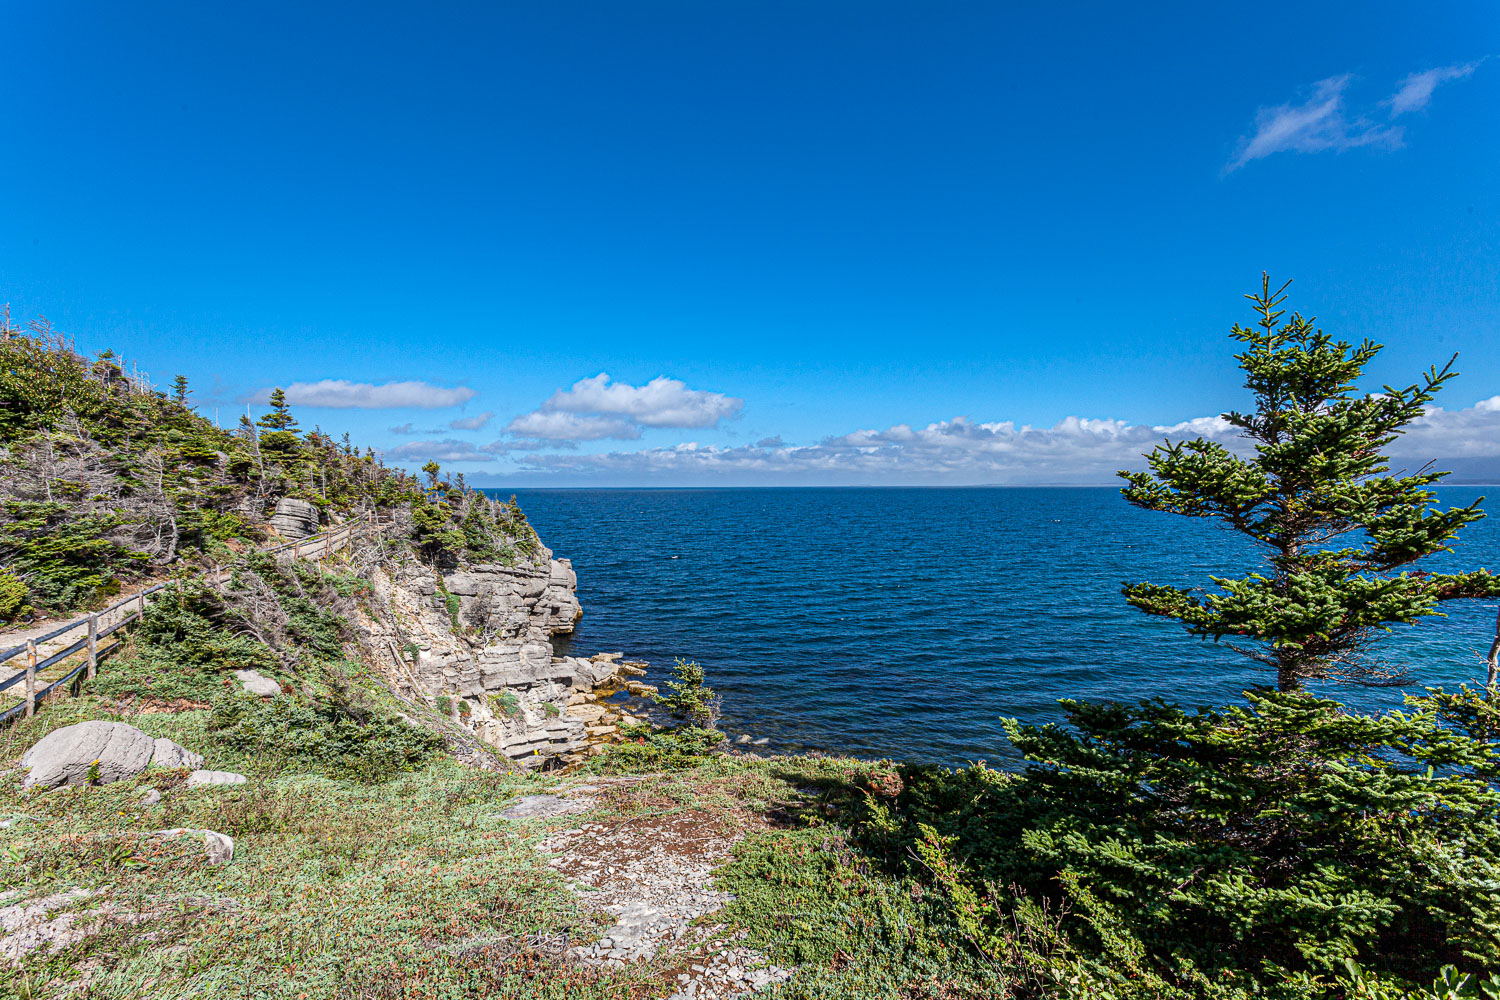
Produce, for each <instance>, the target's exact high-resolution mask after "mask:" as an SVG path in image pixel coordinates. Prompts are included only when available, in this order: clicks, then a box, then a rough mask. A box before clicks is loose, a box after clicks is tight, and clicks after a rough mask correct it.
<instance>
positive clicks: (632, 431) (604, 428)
mask: <svg viewBox="0 0 1500 1000" xmlns="http://www.w3.org/2000/svg"><path fill="white" fill-rule="evenodd" d="M505 429H506V430H507V431H509V432H510V433H511V434H515V435H518V436H521V437H532V438H544V439H546V440H549V441H598V440H600V439H602V438H618V439H621V440H633V439H635V438H638V437H640V436H641V432H640V429H639V428H637V427H635V426H634V425H632V424H631V423H630V421H628V420H622V419H620V418H619V417H591V416H586V415H583V414H578V413H559V412H554V411H548V410H536V411H535V412H532V413H525V414H522V415H521V416H519V417H517V418H516V419H514V420H512V421H511V422H510V424H509V425H508V426H507V427H506V428H505Z"/></svg>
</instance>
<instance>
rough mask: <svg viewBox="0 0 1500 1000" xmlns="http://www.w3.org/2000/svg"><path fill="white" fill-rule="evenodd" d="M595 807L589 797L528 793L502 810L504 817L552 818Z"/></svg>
mask: <svg viewBox="0 0 1500 1000" xmlns="http://www.w3.org/2000/svg"><path fill="white" fill-rule="evenodd" d="M593 807H594V800H593V799H589V798H577V799H565V798H563V797H562V796H561V795H527V796H524V797H522V798H519V799H517V800H516V801H514V802H512V803H511V804H510V805H508V806H506V807H505V808H504V809H502V810H500V817H501V818H502V819H550V818H551V817H553V816H566V815H568V814H569V813H579V812H587V811H588V810H590V809H592V808H593Z"/></svg>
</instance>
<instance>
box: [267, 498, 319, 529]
mask: <svg viewBox="0 0 1500 1000" xmlns="http://www.w3.org/2000/svg"><path fill="white" fill-rule="evenodd" d="M319 518H320V515H319V512H318V508H317V507H315V506H313V505H312V504H310V503H308V502H307V501H306V500H298V499H296V498H295V497H282V498H281V499H280V500H278V501H276V512H275V513H273V514H272V515H271V527H272V528H274V529H275V530H276V533H277V534H278V535H280V536H281V537H282V538H289V539H298V538H307V537H308V536H309V535H316V534H317V533H318V521H319Z"/></svg>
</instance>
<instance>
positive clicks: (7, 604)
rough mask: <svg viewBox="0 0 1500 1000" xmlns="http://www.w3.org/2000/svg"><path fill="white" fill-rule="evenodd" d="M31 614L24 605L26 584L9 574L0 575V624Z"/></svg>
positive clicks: (28, 608)
mask: <svg viewBox="0 0 1500 1000" xmlns="http://www.w3.org/2000/svg"><path fill="white" fill-rule="evenodd" d="M30 613H31V608H30V607H29V606H28V605H27V604H26V584H25V582H24V581H22V580H20V579H18V578H17V577H16V576H15V575H13V574H11V573H0V624H3V623H9V622H13V621H15V620H16V619H17V618H21V617H24V616H25V615H27V614H30Z"/></svg>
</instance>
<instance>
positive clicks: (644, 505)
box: [490, 487, 1500, 766]
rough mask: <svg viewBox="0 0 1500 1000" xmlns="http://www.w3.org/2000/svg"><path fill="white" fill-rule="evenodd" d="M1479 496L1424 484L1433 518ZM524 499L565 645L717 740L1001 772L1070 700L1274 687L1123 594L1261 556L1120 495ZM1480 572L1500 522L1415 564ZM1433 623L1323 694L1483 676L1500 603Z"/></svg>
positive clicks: (1348, 698)
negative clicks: (1373, 677) (566, 616)
mask: <svg viewBox="0 0 1500 1000" xmlns="http://www.w3.org/2000/svg"><path fill="white" fill-rule="evenodd" d="M490 492H493V493H500V492H501V491H490ZM1483 492H1484V490H1483V488H1480V487H1445V488H1440V489H1439V491H1438V493H1439V501H1440V503H1442V504H1444V505H1454V504H1462V503H1467V502H1469V501H1471V500H1473V499H1474V498H1475V497H1476V496H1479V495H1481V494H1482V493H1483ZM1495 492H1497V491H1496V490H1491V493H1495ZM517 494H518V496H519V498H520V501H521V504H522V507H523V508H524V509H525V511H526V512H527V515H528V516H529V517H530V518H531V522H532V524H533V525H535V527H536V529H537V531H538V533H539V534H540V535H541V537H542V540H543V541H544V542H545V543H546V544H547V545H548V546H549V547H551V548H552V549H553V550H554V552H555V554H556V555H558V556H560V557H565V558H569V559H572V560H573V565H574V567H575V568H576V569H577V571H578V581H579V582H578V596H579V599H580V601H581V602H582V604H583V609H584V617H583V621H582V622H581V623H580V626H579V628H578V631H577V633H576V634H575V635H574V637H573V639H572V641H571V651H572V652H573V653H575V654H580V655H587V654H591V653H594V652H601V651H614V650H619V651H622V652H624V653H626V654H627V655H628V656H630V657H632V658H639V659H644V660H648V661H649V662H650V663H651V676H650V677H649V678H648V679H649V680H651V681H653V682H655V681H658V680H660V679H661V678H662V677H663V676H665V675H666V673H667V671H668V670H669V669H670V667H671V665H672V661H673V659H674V658H675V657H683V658H687V659H694V660H697V661H698V662H699V663H701V664H702V665H703V666H704V667H705V668H706V670H707V672H708V679H709V683H710V684H711V685H712V686H713V687H714V688H715V689H716V690H717V691H718V692H719V694H720V695H722V696H723V700H724V721H723V728H724V729H725V730H726V731H727V732H729V733H730V734H731V735H738V734H741V733H748V734H750V735H752V736H753V737H755V738H761V737H765V738H768V739H769V741H770V742H769V747H768V749H770V750H772V751H782V752H790V751H801V750H822V751H828V752H833V753H841V754H852V755H856V756H865V757H891V758H898V759H905V760H915V761H927V762H934V763H940V764H946V765H959V764H963V763H965V762H967V761H978V760H985V761H988V762H990V763H992V764H995V765H996V766H1012V765H1014V763H1015V755H1014V753H1013V752H1012V751H1011V750H1010V748H1009V744H1008V743H1007V742H1006V740H1005V736H1004V733H1003V731H1002V729H1001V726H1000V719H1001V718H1004V717H1016V718H1020V719H1022V720H1023V721H1027V722H1036V723H1041V722H1049V721H1059V720H1061V719H1062V712H1061V709H1060V707H1059V705H1058V699H1060V698H1083V699H1115V700H1122V701H1136V700H1139V699H1145V698H1155V697H1161V698H1166V699H1168V700H1171V701H1176V702H1179V703H1182V704H1184V705H1188V706H1199V705H1215V704H1224V703H1226V702H1231V701H1236V700H1241V699H1242V697H1243V695H1242V692H1243V691H1244V690H1245V689H1246V688H1248V687H1252V686H1255V685H1257V684H1265V683H1271V682H1273V681H1274V678H1273V677H1271V676H1270V675H1269V673H1268V672H1266V671H1265V670H1264V669H1262V668H1259V667H1257V666H1256V665H1254V664H1252V663H1249V662H1248V661H1246V660H1244V659H1243V658H1242V657H1241V656H1240V655H1239V654H1236V653H1234V652H1232V651H1230V650H1228V649H1226V648H1224V647H1222V646H1216V645H1214V644H1213V643H1212V642H1206V641H1203V640H1200V639H1196V638H1193V637H1191V636H1189V635H1187V634H1186V631H1185V630H1184V629H1183V628H1182V627H1181V626H1180V625H1178V624H1177V623H1175V622H1172V621H1169V620H1166V619H1158V618H1151V617H1148V616H1146V615H1144V614H1142V613H1140V612H1138V611H1136V610H1135V609H1133V608H1131V607H1129V606H1128V605H1126V603H1125V601H1124V599H1123V598H1122V597H1121V596H1120V587H1121V585H1122V584H1123V583H1124V582H1126V581H1138V580H1150V581H1154V582H1160V583H1171V584H1177V585H1207V584H1208V582H1209V581H1208V577H1209V575H1210V574H1217V575H1221V576H1239V575H1242V574H1243V573H1244V572H1245V571H1246V570H1247V569H1249V568H1251V567H1252V566H1253V565H1254V562H1255V554H1254V552H1253V550H1252V548H1251V546H1250V545H1249V544H1248V543H1246V542H1245V541H1243V540H1242V539H1241V538H1239V537H1238V536H1237V535H1235V534H1234V533H1232V532H1230V531H1228V530H1225V529H1223V528H1219V527H1217V526H1215V525H1214V524H1212V523H1210V522H1208V521H1203V520H1194V519H1189V518H1182V517H1173V516H1170V515H1165V514H1155V513H1151V512H1147V511H1141V510H1137V509H1136V508H1134V507H1131V506H1130V505H1129V504H1127V503H1125V501H1124V500H1123V499H1121V497H1120V494H1119V491H1118V490H1116V489H1113V488H1106V487H1101V488H1035V489H1009V488H995V489H879V488H871V489H651V490H630V489H620V490H521V491H517ZM1497 513H1500V512H1497ZM1478 566H1489V567H1491V568H1496V569H1500V517H1497V518H1494V519H1489V520H1486V521H1481V522H1480V523H1478V524H1476V525H1472V526H1470V527H1469V528H1468V529H1467V530H1466V532H1465V533H1464V534H1463V535H1461V536H1460V542H1459V544H1458V545H1457V546H1456V547H1455V551H1454V552H1453V553H1452V554H1443V555H1441V556H1438V557H1434V558H1433V559H1432V560H1430V565H1429V566H1427V567H1426V568H1430V569H1439V568H1474V567H1478ZM1446 610H1447V611H1448V613H1449V616H1448V617H1446V618H1430V619H1427V620H1426V622H1424V623H1423V624H1420V625H1417V626H1414V627H1400V628H1398V629H1396V630H1395V631H1394V632H1393V633H1391V634H1390V635H1389V636H1386V637H1384V639H1383V641H1382V643H1381V644H1380V652H1381V653H1382V654H1383V655H1384V656H1385V658H1386V659H1387V660H1388V661H1390V662H1392V663H1396V664H1401V665H1403V666H1405V667H1406V668H1407V669H1408V670H1409V672H1410V682H1409V683H1407V684H1406V685H1405V686H1404V688H1394V689H1392V688H1370V687H1351V686H1348V685H1341V686H1337V687H1334V688H1324V689H1323V690H1326V691H1328V693H1331V694H1333V695H1334V696H1335V697H1338V698H1340V700H1343V701H1344V702H1345V703H1347V704H1349V705H1350V706H1351V707H1355V708H1358V709H1361V710H1371V709H1378V708H1382V707H1390V706H1397V705H1399V704H1400V702H1401V692H1402V690H1413V691H1415V690H1419V689H1420V688H1421V687H1423V686H1424V685H1436V684H1446V685H1454V684H1456V683H1458V682H1459V681H1464V680H1468V681H1472V680H1474V679H1476V678H1482V677H1483V662H1482V656H1483V654H1484V652H1485V651H1486V650H1487V649H1488V646H1489V642H1490V638H1491V637H1492V636H1493V634H1494V628H1495V605H1494V603H1493V602H1480V601H1461V602H1454V603H1452V604H1450V605H1448V607H1447V608H1446Z"/></svg>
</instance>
